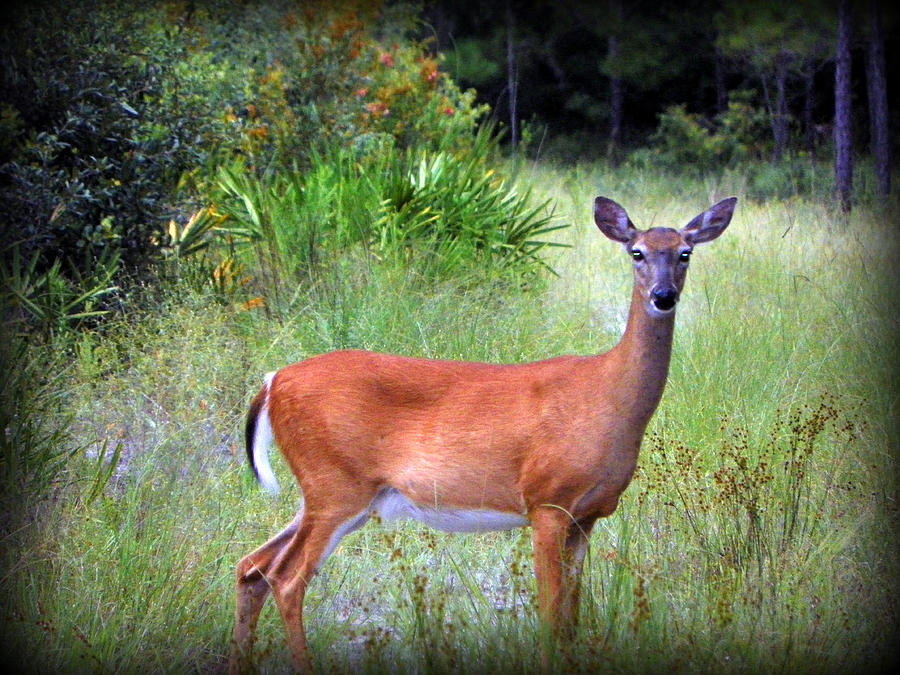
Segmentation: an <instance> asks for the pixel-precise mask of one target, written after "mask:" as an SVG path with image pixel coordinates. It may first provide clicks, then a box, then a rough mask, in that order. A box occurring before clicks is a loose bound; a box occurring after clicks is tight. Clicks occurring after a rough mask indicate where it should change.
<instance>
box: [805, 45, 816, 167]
mask: <svg viewBox="0 0 900 675" xmlns="http://www.w3.org/2000/svg"><path fill="white" fill-rule="evenodd" d="M815 82H816V62H815V61H814V60H813V59H809V60H808V61H807V62H806V64H805V66H804V67H803V134H804V143H803V144H804V146H805V147H806V151H807V152H808V153H809V155H810V157H813V156H815V153H816V127H815V124H814V123H813V110H814V109H815V105H816V90H815Z"/></svg>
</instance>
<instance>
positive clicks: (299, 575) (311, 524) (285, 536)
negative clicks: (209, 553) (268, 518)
mask: <svg viewBox="0 0 900 675" xmlns="http://www.w3.org/2000/svg"><path fill="white" fill-rule="evenodd" d="M308 503H309V502H308V500H307V504H308ZM368 518H369V512H368V509H367V508H366V507H365V506H361V507H360V508H359V509H358V510H357V511H355V512H348V511H345V510H342V511H341V512H340V513H336V514H333V515H327V516H325V515H311V514H310V512H309V510H308V509H307V510H301V511H300V513H298V514H297V517H296V518H295V519H294V520H293V521H292V522H291V524H290V525H288V526H287V527H286V528H285V529H284V530H282V531H281V532H280V533H279V534H278V535H276V536H275V537H273V538H272V539H270V540H269V541H268V542H266V543H265V544H263V545H262V546H261V547H260V548H259V549H257V550H256V551H254V552H253V553H251V554H250V555H248V556H246V557H245V558H243V559H242V560H241V561H240V563H238V571H237V607H236V610H235V625H234V638H233V641H232V657H231V661H230V664H229V670H230V672H231V673H232V674H235V673H240V672H242V671H243V670H246V669H247V668H248V667H249V666H250V661H249V657H250V652H251V649H252V645H253V639H254V632H255V630H256V624H257V621H258V620H259V614H260V612H261V611H262V608H263V605H264V604H265V601H266V598H267V597H268V594H269V592H271V593H272V594H273V596H274V597H275V602H276V604H277V605H278V610H279V612H280V614H281V618H282V620H283V622H284V625H285V629H286V631H287V635H288V644H289V646H290V648H291V653H292V655H293V658H294V663H295V666H296V667H297V669H298V670H300V671H304V672H309V671H310V670H311V664H310V661H309V655H308V650H307V644H306V634H305V631H304V629H303V599H304V596H305V595H306V587H307V585H308V584H309V581H310V580H311V579H312V577H313V576H314V575H315V573H316V571H317V570H318V568H319V566H321V564H322V563H323V562H324V561H325V559H326V558H327V557H328V555H329V554H330V553H331V551H332V550H333V549H334V547H335V546H337V544H338V542H339V541H340V540H341V539H342V538H343V537H344V536H345V535H347V534H349V533H350V532H352V531H353V530H356V529H358V528H360V527H362V526H363V525H364V524H365V522H366V521H367V520H368Z"/></svg>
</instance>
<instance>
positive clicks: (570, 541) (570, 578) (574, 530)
mask: <svg viewBox="0 0 900 675" xmlns="http://www.w3.org/2000/svg"><path fill="white" fill-rule="evenodd" d="M595 522H596V519H595V518H591V519H589V520H584V521H581V522H576V523H571V524H570V525H569V528H568V531H567V534H566V541H565V545H564V549H563V556H562V564H563V570H562V586H563V596H562V599H561V602H560V608H559V613H560V628H561V630H564V631H568V632H569V633H573V632H574V631H575V629H576V628H577V627H578V613H579V600H580V597H581V572H582V569H583V568H584V558H585V556H586V555H587V550H588V545H589V544H590V536H591V530H592V529H593V527H594V523H595Z"/></svg>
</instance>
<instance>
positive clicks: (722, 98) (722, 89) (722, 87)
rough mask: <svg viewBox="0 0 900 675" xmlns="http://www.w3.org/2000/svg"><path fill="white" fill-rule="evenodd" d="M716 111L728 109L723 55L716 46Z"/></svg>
mask: <svg viewBox="0 0 900 675" xmlns="http://www.w3.org/2000/svg"><path fill="white" fill-rule="evenodd" d="M715 64H716V65H715V68H716V69H715V74H714V76H715V81H716V112H717V113H718V114H720V115H721V114H723V113H725V112H726V111H727V110H728V86H727V85H726V83H725V56H724V55H723V54H722V50H721V49H719V48H718V47H716V51H715Z"/></svg>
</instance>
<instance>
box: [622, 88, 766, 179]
mask: <svg viewBox="0 0 900 675" xmlns="http://www.w3.org/2000/svg"><path fill="white" fill-rule="evenodd" d="M752 97H753V92H733V93H732V95H731V100H730V101H729V103H728V109H727V110H726V111H725V112H723V113H721V114H720V115H717V116H716V117H714V118H713V119H707V118H705V117H703V116H702V115H698V114H695V113H689V112H687V109H686V108H685V106H684V105H675V106H670V107H668V108H666V110H665V112H663V113H661V114H660V116H659V126H658V127H657V130H656V132H655V133H654V134H653V136H652V137H651V141H652V142H653V144H654V145H653V149H652V151H651V152H650V153H649V155H648V154H646V153H641V154H639V155H637V156H636V157H635V159H636V160H638V161H639V162H640V161H648V160H649V161H652V162H654V163H655V164H657V165H658V166H661V167H662V168H665V169H670V170H673V171H683V172H687V173H689V174H690V173H693V174H702V173H705V172H708V171H710V170H715V169H721V168H725V167H733V166H735V165H736V164H738V163H739V162H743V161H746V160H758V159H760V158H761V157H762V155H763V153H764V151H765V144H766V141H764V140H763V139H765V138H766V136H767V135H768V131H767V127H766V118H765V112H764V111H762V110H760V109H758V108H755V107H753V105H752V103H751V101H752Z"/></svg>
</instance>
